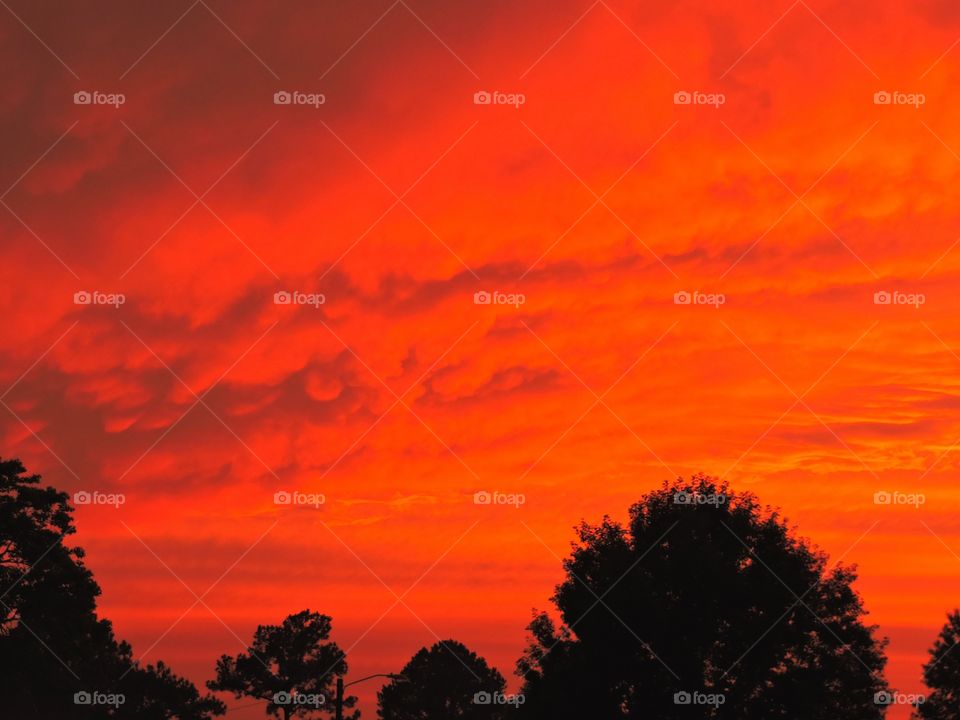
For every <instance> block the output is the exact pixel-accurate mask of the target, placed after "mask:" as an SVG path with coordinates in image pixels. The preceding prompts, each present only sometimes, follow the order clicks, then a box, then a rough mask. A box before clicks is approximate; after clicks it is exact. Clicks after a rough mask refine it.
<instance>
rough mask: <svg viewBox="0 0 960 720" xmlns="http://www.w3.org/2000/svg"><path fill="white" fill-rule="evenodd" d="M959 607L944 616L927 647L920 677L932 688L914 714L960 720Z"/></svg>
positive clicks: (936, 719) (933, 719)
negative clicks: (932, 641) (939, 627)
mask: <svg viewBox="0 0 960 720" xmlns="http://www.w3.org/2000/svg"><path fill="white" fill-rule="evenodd" d="M958 643H960V610H954V611H953V612H952V613H950V614H949V615H947V623H946V625H944V626H943V629H942V630H941V631H940V635H938V636H937V639H936V641H935V642H934V644H933V647H932V648H931V649H930V661H929V662H928V663H927V664H926V665H924V666H923V679H924V681H925V682H926V684H927V687H928V688H930V690H932V692H931V693H930V695H929V697H927V698H926V702H924V703H922V704H921V705H919V707H918V708H917V712H916V716H917V717H920V718H925V720H960V649H958V648H957V647H956V646H957V644H958Z"/></svg>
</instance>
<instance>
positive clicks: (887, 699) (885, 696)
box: [873, 690, 893, 705]
mask: <svg viewBox="0 0 960 720" xmlns="http://www.w3.org/2000/svg"><path fill="white" fill-rule="evenodd" d="M873 704H874V705H892V704H893V695H892V694H891V693H888V692H887V691H886V690H881V691H880V692H878V693H874V695H873Z"/></svg>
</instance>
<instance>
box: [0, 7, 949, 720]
mask: <svg viewBox="0 0 960 720" xmlns="http://www.w3.org/2000/svg"><path fill="white" fill-rule="evenodd" d="M0 5H2V6H3V7H0V40H2V42H0V54H2V56H3V64H4V67H5V68H7V71H6V72H5V73H4V74H3V78H2V80H0V88H2V90H0V92H2V99H3V102H2V104H0V130H2V132H0V143H2V145H3V150H2V153H0V200H2V205H0V273H2V282H0V297H2V307H3V310H4V312H3V316H4V320H5V323H6V327H5V336H6V342H5V343H4V347H3V350H2V353H0V397H2V402H3V405H4V406H5V407H3V408H0V431H2V444H0V453H2V454H3V455H4V456H15V457H20V458H21V459H22V460H23V461H24V463H25V464H26V465H27V467H28V469H30V470H31V471H34V472H39V473H41V474H42V475H43V476H44V478H45V480H46V481H47V482H49V483H51V484H53V485H55V486H57V487H60V488H63V489H65V490H68V491H69V492H71V493H74V492H78V491H87V492H100V493H114V494H115V493H122V494H123V495H124V496H125V503H124V504H123V505H122V506H121V507H119V508H114V507H112V506H105V505H83V506H79V507H78V509H77V512H76V521H77V525H78V533H77V537H76V542H77V544H79V545H81V546H83V547H84V548H85V549H86V550H87V553H88V556H87V563H88V565H89V567H90V568H91V569H92V570H93V572H94V574H95V577H96V579H97V581H98V582H99V583H100V585H101V586H102V588H103V595H102V597H101V600H100V610H101V612H102V613H103V615H104V616H105V617H108V618H110V619H111V620H112V621H113V622H114V624H115V628H116V631H117V633H118V635H119V636H121V637H123V638H125V639H127V640H129V641H130V642H131V643H132V645H133V647H134V651H135V654H136V655H137V657H142V658H143V661H144V662H155V661H156V660H158V659H163V660H164V661H165V662H168V663H169V664H171V665H172V666H173V668H174V669H175V670H176V671H178V672H181V673H183V674H185V675H187V676H189V677H190V678H191V679H192V680H194V681H195V682H197V683H198V684H200V683H203V682H205V681H206V680H208V679H210V678H211V677H212V675H213V669H214V662H215V660H216V658H217V657H218V656H219V655H221V654H223V653H231V654H235V653H237V652H239V651H241V650H242V649H243V648H244V646H245V644H246V642H247V641H249V639H250V637H251V635H252V632H253V629H254V628H255V626H256V625H257V624H258V623H277V622H279V621H280V620H282V618H283V617H284V616H286V615H287V614H289V613H292V612H295V611H298V610H300V609H303V608H307V607H308V608H310V609H312V610H318V611H321V612H324V613H327V614H329V615H331V616H332V617H333V619H334V626H333V627H334V632H333V635H334V639H335V640H336V641H337V642H338V643H339V644H340V645H341V646H342V647H343V648H345V649H348V650H349V654H348V661H349V664H350V676H351V677H361V676H362V675H364V674H369V673H375V672H396V671H399V669H400V668H401V667H402V665H403V664H404V663H405V662H406V660H407V659H408V658H409V657H410V656H411V655H412V654H413V653H414V652H415V651H416V650H417V649H419V648H420V647H421V646H424V645H431V644H433V643H434V642H436V641H437V639H442V638H449V637H453V638H457V639H459V640H461V641H463V642H464V643H466V644H467V645H469V646H470V647H471V648H472V649H474V650H476V651H477V652H478V653H480V654H482V655H484V656H485V657H486V658H488V660H490V661H491V662H492V663H493V664H495V665H496V666H497V667H498V668H499V669H500V670H501V672H503V674H504V675H507V676H511V680H510V683H511V686H512V687H516V679H515V678H512V673H513V665H514V662H515V661H516V659H517V658H518V657H519V655H520V653H521V651H522V649H523V647H524V645H525V638H524V635H525V633H524V627H525V625H526V624H527V622H528V621H529V619H530V614H531V610H532V609H533V608H540V609H547V608H548V607H549V597H550V595H551V593H552V589H553V586H554V585H555V584H556V583H557V582H559V581H560V579H561V577H562V570H561V566H560V559H561V558H562V557H563V556H565V555H566V554H567V552H568V550H569V543H570V541H571V540H572V539H573V531H572V527H573V526H574V525H575V524H576V523H578V522H579V521H580V520H581V519H587V520H590V521H597V520H599V519H600V518H601V517H602V516H603V514H605V513H609V514H610V515H612V516H613V517H615V518H618V519H623V518H625V517H626V511H627V508H628V506H629V505H630V504H631V503H632V502H634V501H636V500H637V499H638V498H639V496H640V495H641V494H642V493H644V492H646V491H648V490H650V489H653V488H654V487H657V486H659V485H660V483H661V481H663V480H664V479H669V478H671V477H676V476H680V475H682V476H688V475H690V474H692V473H695V472H701V471H702V472H705V473H707V474H710V475H716V476H719V477H721V478H723V479H725V480H728V481H729V482H730V483H731V484H732V485H733V486H734V487H736V488H738V489H741V490H744V489H745V490H750V491H753V492H756V493H757V494H758V495H759V496H760V498H761V500H762V501H763V502H764V503H768V504H770V505H775V506H779V507H781V508H782V509H783V511H784V513H785V515H786V516H787V517H788V518H789V519H790V521H791V523H793V524H796V526H797V528H798V532H799V533H800V534H801V535H803V536H806V537H809V538H810V539H811V540H812V541H813V542H814V543H816V544H817V545H818V546H819V547H821V548H822V549H824V550H825V551H826V552H828V553H829V555H830V557H831V559H832V560H837V559H842V560H843V561H844V562H855V563H857V564H858V565H859V571H860V580H859V581H858V583H857V589H858V590H859V592H860V593H861V594H862V596H863V598H864V601H865V604H866V607H867V608H868V610H869V611H870V616H869V619H870V620H871V621H872V622H875V623H877V624H878V625H879V626H880V631H881V634H883V635H886V636H887V637H889V638H890V646H889V649H888V653H889V657H890V663H889V666H888V673H887V674H888V678H889V679H890V681H891V683H892V684H893V685H894V686H895V687H896V688H897V689H899V690H902V691H905V692H916V691H919V690H921V689H922V683H921V671H920V665H921V663H922V662H923V661H924V659H925V654H926V649H927V648H928V647H929V645H930V644H931V643H932V641H933V638H934V636H935V634H936V633H937V631H938V630H939V627H940V625H941V624H942V622H943V620H944V616H945V613H946V612H947V611H948V610H951V609H953V608H954V607H956V606H957V605H960V513H958V512H957V510H958V508H960V486H958V484H957V480H956V477H957V470H958V462H960V447H957V445H956V444H957V443H958V441H960V413H958V412H957V411H958V409H960V325H958V324H957V321H956V318H957V316H958V313H960V298H958V297H957V288H958V287H960V285H958V283H960V246H958V243H960V226H958V220H960V182H958V181H960V97H958V96H957V91H956V88H958V87H960V84H958V81H960V70H958V63H960V46H956V45H957V44H958V39H960V8H958V7H957V5H956V3H953V2H949V1H948V0H922V1H921V2H915V3H904V2H888V1H884V0H879V1H874V2H863V1H861V0H853V1H850V0H847V1H846V2H841V1H839V0H836V1H829V2H828V1H824V0H796V2H792V3H791V2H790V0H773V1H772V2H771V1H766V2H761V1H760V0H756V1H753V0H743V1H738V2H726V3H708V2H678V3H641V2H636V1H632V0H630V1H628V0H598V1H597V2H594V3H592V4H591V2H590V0H575V1H574V0H549V1H548V0H527V1H525V2H503V1H501V0H488V1H487V2H482V3H481V2H458V3H450V2H441V1H439V0H396V2H391V0H363V1H362V2H351V3H345V2H332V1H329V0H324V1H322V2H317V0H310V1H309V2H308V1H306V0H289V1H288V2H284V3H254V2H226V1H225V0H197V2H192V0H176V1H175V2H165V3H149V2H119V0H109V1H107V0H95V1H94V2H90V1H85V2H79V1H77V0H64V1H63V2H56V3H53V2H49V3H37V2H30V1H29V0H3V2H0ZM955 46H956V47H955ZM78 92H80V93H82V92H87V93H100V95H97V96H95V97H96V98H98V99H99V100H100V101H107V100H108V99H109V97H110V96H111V95H116V94H122V96H123V97H122V99H123V103H122V104H119V105H110V104H98V101H97V100H95V101H94V102H92V103H90V104H77V103H76V102H75V93H78ZM278 92H289V93H302V94H303V95H301V96H298V97H300V98H301V99H303V98H304V96H309V95H311V94H313V95H322V96H323V99H324V100H325V102H323V103H322V104H321V103H320V102H319V101H317V102H316V103H314V104H293V103H291V104H276V103H275V102H274V94H275V93H278ZM478 92H489V93H494V92H499V93H503V94H505V95H507V96H509V95H516V94H522V100H523V103H522V104H518V103H515V104H513V105H510V104H496V103H491V104H477V103H476V102H475V93H478ZM878 92H879V93H889V95H887V96H879V97H876V96H875V94H876V93H878ZM676 93H690V94H691V95H693V94H695V93H702V95H699V94H698V95H696V97H697V98H706V97H708V96H712V97H714V99H715V100H716V102H715V103H714V104H695V103H691V104H677V102H675V94H676ZM498 97H503V96H498ZM883 97H890V98H892V99H893V102H891V103H889V104H884V103H882V102H880V104H878V100H882V98H883ZM721 101H722V102H721ZM78 292H86V293H100V294H101V295H97V296H96V298H98V299H99V300H105V299H107V297H108V296H110V295H116V294H118V293H119V294H122V296H123V298H124V299H125V302H123V304H120V305H119V306H114V305H110V304H95V303H94V304H77V303H76V302H75V294H76V293H78ZM277 292H289V293H303V294H304V295H311V294H313V295H315V296H316V295H322V296H323V298H324V299H325V302H324V303H323V304H319V301H318V302H317V304H316V305H309V304H307V305H294V304H277V303H276V302H275V293H277ZM478 292H489V293H494V292H499V293H503V294H513V295H518V294H519V296H520V297H518V298H517V300H518V302H516V303H514V304H476V303H475V301H474V299H475V298H474V295H475V293H478ZM680 292H687V293H691V294H693V293H694V292H697V293H701V294H703V295H700V296H698V297H703V296H704V295H707V296H709V295H713V296H717V297H718V299H717V302H716V303H715V304H714V305H709V304H693V303H691V304H676V303H675V294H676V293H680ZM884 292H886V293H891V296H893V294H894V293H901V294H900V295H896V296H895V297H896V298H898V299H901V300H903V302H904V303H906V304H896V302H894V303H891V304H877V302H875V293H884ZM908 296H909V297H910V300H909V302H908V301H907V299H906V298H908ZM880 297H881V298H882V297H884V296H880ZM520 300H522V303H521V302H519V301H520ZM720 301H722V303H721V302H720ZM278 491H287V492H295V491H296V492H302V493H320V494H323V495H324V496H325V500H326V502H325V503H324V504H323V505H322V506H321V507H319V508H314V507H309V506H283V505H277V504H275V502H274V494H275V493H276V492H278ZM478 491H488V492H494V491H498V492H502V493H521V494H523V495H524V497H525V500H526V502H525V503H524V504H523V505H521V506H519V507H510V506H486V505H476V504H474V493H476V492H478ZM877 492H890V493H892V492H901V493H908V494H909V493H921V494H923V496H924V498H925V503H924V504H922V505H921V506H919V507H914V506H910V505H882V504H881V505H877V504H875V502H874V494H875V493H877ZM805 589H806V588H796V589H795V590H796V591H797V592H798V593H800V592H802V591H803V590H805ZM349 679H350V678H349V677H348V680H349ZM375 690H376V684H367V685H366V686H363V690H362V691H361V692H360V693H358V694H360V695H361V698H362V700H363V702H362V703H361V708H362V710H363V712H364V717H367V718H370V717H375V702H374V701H373V700H372V693H373V692H374V691H375ZM231 702H233V701H231ZM233 704H234V705H241V704H244V703H242V702H239V703H233ZM899 712H900V713H901V714H899V715H898V714H896V713H891V715H890V717H894V718H897V717H903V716H904V715H903V714H902V713H903V710H902V709H901V710H900V711H899ZM262 716H263V711H262V709H260V708H258V707H252V708H245V709H239V710H236V711H231V712H230V713H229V715H228V717H236V718H240V719H241V720H242V719H243V718H259V717H262Z"/></svg>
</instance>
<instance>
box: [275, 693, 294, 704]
mask: <svg viewBox="0 0 960 720" xmlns="http://www.w3.org/2000/svg"><path fill="white" fill-rule="evenodd" d="M292 700H293V695H291V694H290V693H288V692H287V691H286V690H281V691H280V692H278V693H274V694H273V704H274V705H289V704H290V702H291V701H292Z"/></svg>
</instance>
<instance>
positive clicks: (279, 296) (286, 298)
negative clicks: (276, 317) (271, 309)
mask: <svg viewBox="0 0 960 720" xmlns="http://www.w3.org/2000/svg"><path fill="white" fill-rule="evenodd" d="M292 301H293V295H291V294H290V293H288V292H287V291H286V290H278V291H277V292H275V293H274V294H273V304H274V305H289V304H290V303H291V302H292Z"/></svg>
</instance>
